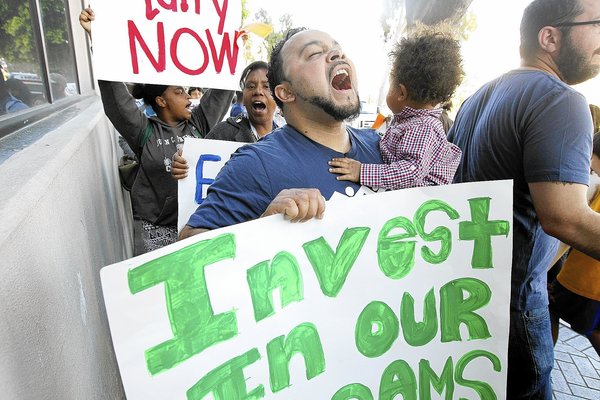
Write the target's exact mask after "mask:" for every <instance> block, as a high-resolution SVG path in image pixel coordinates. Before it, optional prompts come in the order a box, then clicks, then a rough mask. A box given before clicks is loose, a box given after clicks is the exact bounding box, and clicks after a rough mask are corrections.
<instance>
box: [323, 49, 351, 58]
mask: <svg viewBox="0 0 600 400" xmlns="http://www.w3.org/2000/svg"><path fill="white" fill-rule="evenodd" d="M345 59H346V55H345V54H344V52H343V51H342V50H341V49H331V50H330V51H329V54H328V56H327V61H336V60H345Z"/></svg>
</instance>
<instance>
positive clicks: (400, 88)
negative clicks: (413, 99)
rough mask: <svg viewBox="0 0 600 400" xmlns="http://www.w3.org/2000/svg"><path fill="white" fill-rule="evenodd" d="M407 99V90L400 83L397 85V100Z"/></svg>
mask: <svg viewBox="0 0 600 400" xmlns="http://www.w3.org/2000/svg"><path fill="white" fill-rule="evenodd" d="M406 99H408V90H406V86H404V85H403V84H400V85H399V86H398V100H400V101H404V100H406Z"/></svg>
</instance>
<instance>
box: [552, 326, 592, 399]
mask: <svg viewBox="0 0 600 400" xmlns="http://www.w3.org/2000/svg"><path fill="white" fill-rule="evenodd" d="M552 388H553V391H554V399H556V400H566V399H591V400H599V399H600V358H599V357H598V355H597V354H596V351H595V350H594V348H593V347H592V345H591V344H590V342H589V341H588V340H587V339H586V338H585V337H584V336H581V335H579V334H577V333H575V332H573V331H572V330H571V329H569V327H568V326H566V325H563V324H562V322H561V325H560V331H559V337H558V342H557V343H556V347H555V348H554V370H553V371H552Z"/></svg>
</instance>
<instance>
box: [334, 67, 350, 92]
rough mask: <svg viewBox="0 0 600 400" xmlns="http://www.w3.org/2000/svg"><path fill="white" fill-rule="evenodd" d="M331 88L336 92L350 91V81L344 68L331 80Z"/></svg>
mask: <svg viewBox="0 0 600 400" xmlns="http://www.w3.org/2000/svg"><path fill="white" fill-rule="evenodd" d="M331 86H333V88H334V89H336V90H349V89H352V80H351V79H350V74H349V73H348V70H347V69H345V68H341V69H339V70H338V71H337V72H336V73H335V75H334V77H333V79H332V80H331Z"/></svg>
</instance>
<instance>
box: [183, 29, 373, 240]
mask: <svg viewBox="0 0 600 400" xmlns="http://www.w3.org/2000/svg"><path fill="white" fill-rule="evenodd" d="M268 78H269V86H270V88H271V90H272V91H273V94H274V98H275V101H276V103H277V105H278V106H279V107H280V108H281V109H282V110H283V113H284V116H285V119H286V121H287V125H284V126H283V127H282V128H279V129H276V130H275V131H273V132H272V133H271V134H269V135H267V136H266V137H265V138H264V139H262V140H260V141H259V142H258V143H256V144H253V145H251V146H244V147H242V148H241V149H240V150H238V151H237V152H236V153H235V154H234V155H233V156H232V158H231V159H230V160H229V162H228V163H227V164H226V165H225V167H223V169H222V170H221V172H220V173H219V175H218V176H217V178H216V179H215V182H214V183H213V184H212V185H211V186H210V188H209V191H208V194H207V198H206V199H205V200H204V202H203V203H202V204H201V205H200V206H199V207H198V209H197V210H196V212H195V213H194V214H193V215H192V216H191V218H190V220H189V222H188V224H187V225H186V226H185V227H184V228H183V230H182V231H181V233H180V239H182V238H185V237H188V236H191V235H194V234H197V233H200V232H203V231H206V230H210V229H216V228H219V227H223V226H228V225H233V224H236V223H240V222H245V221H249V220H252V219H255V218H258V217H261V216H268V215H272V214H279V213H280V214H284V216H285V218H287V219H289V220H291V221H292V222H298V221H307V220H309V219H311V218H321V217H322V215H323V212H324V211H325V199H329V198H330V197H331V196H332V195H333V193H334V192H340V193H344V194H347V195H353V194H355V193H356V192H357V191H358V189H359V188H360V186H359V185H358V184H356V183H353V182H344V181H338V180H336V178H335V176H334V175H332V174H330V173H329V171H328V168H327V162H328V161H329V160H330V159H331V158H334V157H345V156H348V157H351V158H354V159H357V160H360V161H361V162H366V163H381V162H382V161H381V154H380V152H379V137H378V136H377V134H376V133H375V132H373V131H361V130H358V129H354V128H351V127H349V126H346V125H345V124H344V120H345V119H347V118H349V117H351V116H354V115H356V114H357V113H358V112H359V110H360V101H359V98H358V93H357V89H356V88H357V83H356V75H355V71H354V65H353V64H352V62H351V61H350V59H348V58H347V57H346V54H345V53H344V52H343V51H342V49H341V47H340V45H339V44H338V43H337V42H336V41H335V40H334V39H333V38H332V37H331V36H329V35H328V34H327V33H325V32H321V31H316V30H305V29H303V28H300V29H294V30H291V31H289V32H288V34H287V35H286V37H285V38H284V39H283V40H281V41H280V42H279V43H278V44H277V45H276V46H275V47H274V48H273V51H272V53H271V61H270V64H269V73H268ZM307 188H310V189H307Z"/></svg>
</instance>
